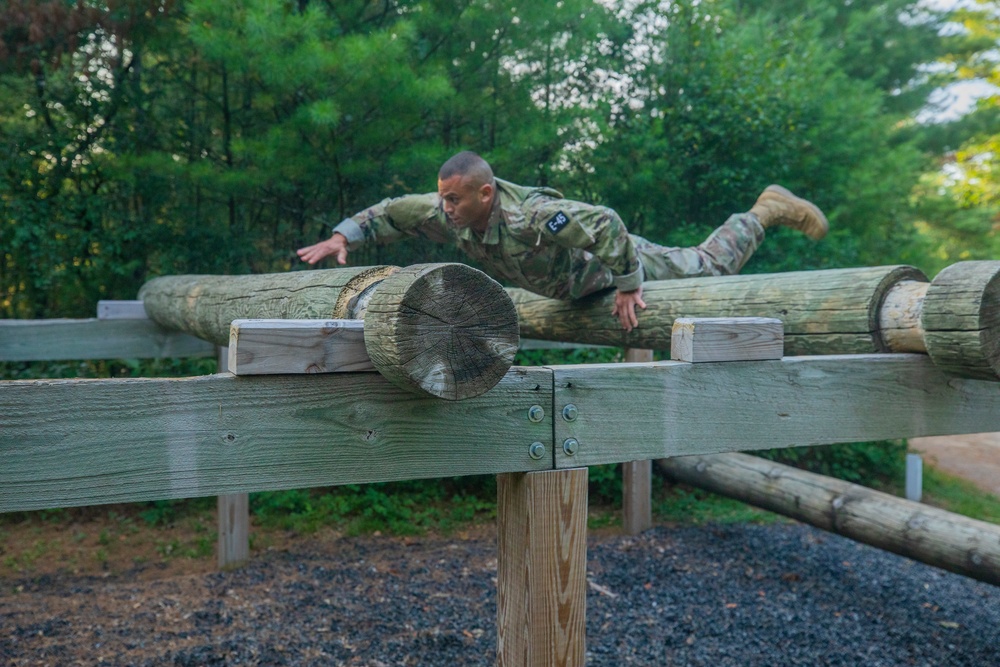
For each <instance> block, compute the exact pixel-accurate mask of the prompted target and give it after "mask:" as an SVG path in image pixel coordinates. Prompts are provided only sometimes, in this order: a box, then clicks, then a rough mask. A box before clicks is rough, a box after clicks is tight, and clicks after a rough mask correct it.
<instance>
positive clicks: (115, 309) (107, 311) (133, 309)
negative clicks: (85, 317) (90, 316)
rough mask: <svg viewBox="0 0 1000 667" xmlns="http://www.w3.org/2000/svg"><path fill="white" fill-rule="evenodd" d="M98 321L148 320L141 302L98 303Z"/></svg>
mask: <svg viewBox="0 0 1000 667" xmlns="http://www.w3.org/2000/svg"><path fill="white" fill-rule="evenodd" d="M97 319H99V320H148V319H149V316H148V315H146V307H145V306H143V305H142V301H98V302H97Z"/></svg>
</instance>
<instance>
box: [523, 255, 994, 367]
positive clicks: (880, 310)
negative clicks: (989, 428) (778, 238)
mask: <svg viewBox="0 0 1000 667" xmlns="http://www.w3.org/2000/svg"><path fill="white" fill-rule="evenodd" d="M507 291H508V293H509V294H510V295H511V298H512V300H513V301H514V305H515V306H516V308H517V313H518V318H519V320H520V323H521V335H522V336H524V337H526V338H539V339H544V340H563V341H566V340H573V341H576V342H580V343H587V344H596V345H618V346H622V347H636V348H649V349H660V350H666V349H669V348H670V335H671V326H672V324H673V322H674V320H675V319H677V318H678V317H690V318H704V317H768V318H776V319H779V320H781V322H782V323H783V325H784V336H785V341H784V343H785V354H788V355H828V354H868V353H883V352H916V353H923V354H928V355H930V357H931V359H932V360H933V361H934V363H935V364H937V365H938V366H939V367H940V368H942V369H944V370H947V371H948V372H951V373H954V374H956V375H962V376H965V377H975V378H982V379H996V378H997V377H998V376H1000V262H995V261H983V262H962V263H959V264H955V265H952V266H950V267H948V268H947V269H945V270H943V271H942V272H941V273H940V274H939V275H938V276H937V277H936V278H935V279H934V280H933V281H932V282H929V283H928V282H927V278H926V277H925V276H924V274H923V273H921V272H920V271H918V270H917V269H915V268H913V267H909V266H885V267H870V268H856V269H830V270H824V271H799V272H790V273H780V274H759V275H737V276H720V277H707V278H690V279H685V280H667V281H651V282H646V283H644V284H643V298H644V300H645V301H646V304H647V306H648V307H647V308H646V310H644V311H641V313H640V315H639V326H638V327H637V328H635V329H633V330H632V331H631V332H628V333H627V332H625V331H623V330H622V329H621V327H620V325H619V324H618V323H617V320H616V319H615V318H613V317H611V314H610V313H611V308H612V305H613V303H614V294H613V293H609V292H606V293H602V294H597V295H593V296H591V297H587V298H584V299H581V300H578V301H575V302H565V301H556V300H553V299H547V298H545V297H540V296H538V295H535V294H531V293H530V292H526V291H524V290H519V289H508V290H507Z"/></svg>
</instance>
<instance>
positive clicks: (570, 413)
mask: <svg viewBox="0 0 1000 667" xmlns="http://www.w3.org/2000/svg"><path fill="white" fill-rule="evenodd" d="M578 414H580V411H579V410H577V409H576V406H575V405H573V404H572V403H567V404H566V407H564V408H563V413H562V415H563V419H565V420H566V421H568V422H571V421H574V420H575V419H576V416H577V415H578Z"/></svg>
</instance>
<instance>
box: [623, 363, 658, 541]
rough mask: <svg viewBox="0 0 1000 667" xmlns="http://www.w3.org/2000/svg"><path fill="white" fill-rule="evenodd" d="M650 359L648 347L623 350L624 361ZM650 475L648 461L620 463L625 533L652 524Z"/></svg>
mask: <svg viewBox="0 0 1000 667" xmlns="http://www.w3.org/2000/svg"><path fill="white" fill-rule="evenodd" d="M652 360H653V351H652V350H641V349H637V348H627V349H626V350H625V363H642V362H649V361H652ZM652 476H653V462H652V461H649V460H646V461H626V462H625V463H623V464H622V526H623V527H624V528H625V532H626V533H628V534H629V535H638V534H639V533H641V532H643V531H645V530H649V529H650V528H652V527H653V507H652V498H651V494H652Z"/></svg>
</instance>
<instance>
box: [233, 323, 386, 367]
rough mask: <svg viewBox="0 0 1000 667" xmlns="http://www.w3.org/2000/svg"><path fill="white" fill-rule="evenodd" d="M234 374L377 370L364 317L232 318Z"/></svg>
mask: <svg viewBox="0 0 1000 667" xmlns="http://www.w3.org/2000/svg"><path fill="white" fill-rule="evenodd" d="M229 370H230V372H231V373H233V374H234V375H277V374H280V373H340V372H345V371H373V370H375V366H374V365H372V361H371V358H369V356H368V350H367V349H366V348H365V323H364V321H363V320H234V321H233V324H232V328H231V329H230V334H229Z"/></svg>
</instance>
